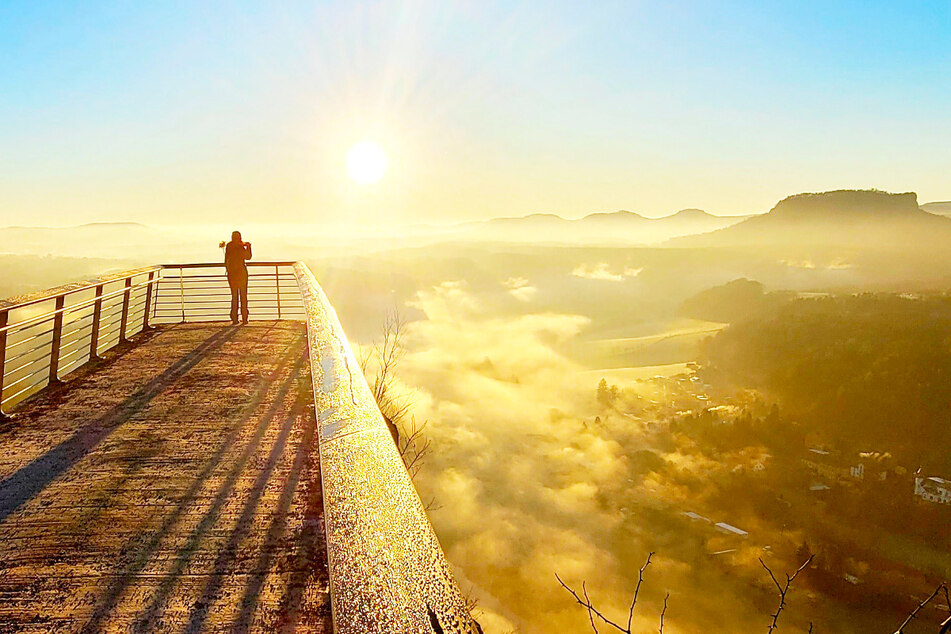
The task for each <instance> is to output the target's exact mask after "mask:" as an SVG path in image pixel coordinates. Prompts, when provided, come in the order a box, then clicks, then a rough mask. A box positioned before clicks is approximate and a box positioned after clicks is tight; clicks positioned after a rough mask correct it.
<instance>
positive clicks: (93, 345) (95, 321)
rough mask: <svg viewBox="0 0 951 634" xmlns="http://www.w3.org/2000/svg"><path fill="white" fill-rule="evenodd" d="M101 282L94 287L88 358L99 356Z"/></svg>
mask: <svg viewBox="0 0 951 634" xmlns="http://www.w3.org/2000/svg"><path fill="white" fill-rule="evenodd" d="M101 297H102V284H100V285H99V286H97V287H96V303H95V304H93V308H92V333H90V335H89V360H90V361H92V360H93V359H98V358H99V324H100V322H101V321H102V299H101Z"/></svg>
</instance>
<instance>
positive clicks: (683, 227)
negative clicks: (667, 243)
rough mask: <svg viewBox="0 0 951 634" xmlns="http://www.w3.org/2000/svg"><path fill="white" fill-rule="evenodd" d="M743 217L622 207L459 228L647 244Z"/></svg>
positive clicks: (495, 237) (467, 233)
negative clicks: (652, 213) (647, 212)
mask: <svg viewBox="0 0 951 634" xmlns="http://www.w3.org/2000/svg"><path fill="white" fill-rule="evenodd" d="M745 218H747V216H714V215H712V214H708V213H707V212H705V211H703V210H701V209H683V210H681V211H678V212H677V213H674V214H671V215H669V216H664V217H662V218H648V217H645V216H642V215H640V214H637V213H634V212H633V211H626V210H621V211H614V212H609V213H593V214H590V215H588V216H585V217H584V218H580V219H578V220H569V219H567V218H562V217H561V216H557V215H555V214H532V215H529V216H521V217H516V218H494V219H492V220H488V221H485V222H473V223H469V224H466V225H463V226H462V227H461V230H462V233H463V235H464V237H468V238H473V239H478V240H491V241H503V242H531V243H538V242H559V243H562V242H563V243H570V244H577V243H583V244H650V243H655V242H663V241H664V240H669V239H670V238H673V237H677V236H685V235H691V234H695V233H703V232H706V231H713V230H716V229H721V228H723V227H728V226H730V225H733V224H736V223H738V222H741V221H742V220H744V219H745Z"/></svg>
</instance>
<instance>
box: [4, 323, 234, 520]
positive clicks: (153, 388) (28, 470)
mask: <svg viewBox="0 0 951 634" xmlns="http://www.w3.org/2000/svg"><path fill="white" fill-rule="evenodd" d="M235 330H236V329H235V328H233V327H228V328H223V329H222V330H220V331H218V332H215V333H214V334H212V335H211V336H210V337H208V338H207V339H205V340H204V341H203V342H202V343H201V344H199V345H198V347H196V348H195V349H194V350H192V351H191V352H189V353H188V354H186V355H185V356H184V357H182V358H181V359H179V360H178V361H176V362H175V363H173V364H172V365H171V366H169V367H168V368H167V369H166V370H165V371H164V372H162V373H161V374H159V375H157V376H155V377H154V378H152V379H151V380H150V381H149V382H148V383H146V384H145V385H143V386H142V387H141V388H139V389H138V390H137V391H136V392H135V393H133V394H132V395H131V396H129V397H128V398H127V399H126V400H124V401H123V402H122V403H120V404H119V405H116V406H115V407H113V408H112V409H110V410H109V411H108V412H106V413H105V414H103V415H101V416H99V417H97V418H94V419H92V420H90V421H89V422H87V423H85V424H84V425H83V426H82V427H80V428H79V429H77V430H76V431H75V432H74V433H73V435H72V436H70V437H69V438H67V439H66V440H64V441H62V442H61V443H59V444H58V445H56V446H55V447H53V448H52V449H50V450H49V451H47V452H46V453H45V454H43V455H42V456H40V457H38V458H36V459H35V460H33V461H32V462H30V463H29V464H27V465H24V466H23V467H21V468H20V469H19V470H18V471H17V472H16V473H13V474H11V475H10V476H8V477H6V478H4V479H3V480H2V481H0V524H2V523H3V522H5V521H6V519H7V518H8V517H9V516H10V514H12V513H14V512H15V511H16V510H17V509H19V508H20V507H21V506H23V504H25V503H26V502H28V501H29V500H31V499H33V498H34V497H35V496H37V495H38V494H39V493H41V492H42V491H43V490H44V489H45V488H46V487H47V486H49V484H50V483H51V482H53V481H54V480H55V479H56V478H58V477H59V476H60V475H62V474H63V473H64V472H65V471H67V470H68V469H69V468H70V467H72V466H73V465H74V464H76V463H77V462H78V461H79V460H81V459H82V458H83V457H84V456H86V455H87V454H88V453H89V452H90V451H92V450H93V449H94V448H95V447H96V446H98V445H99V444H100V443H101V442H102V441H103V440H105V439H106V438H108V437H109V435H110V434H112V432H113V431H115V430H116V428H118V427H119V426H120V425H122V424H124V423H125V422H127V421H128V420H129V419H131V418H132V417H133V416H134V415H135V414H136V413H138V412H140V411H142V410H143V409H144V408H145V407H147V406H148V404H149V403H150V402H151V401H152V400H153V399H154V398H156V397H157V396H158V395H159V394H161V393H162V392H163V391H165V389H166V388H168V387H169V386H170V385H172V384H173V383H174V382H175V381H176V380H178V379H180V378H181V377H182V376H183V375H185V374H186V373H187V372H188V371H189V370H191V369H192V368H194V367H195V366H196V365H197V364H198V363H199V362H201V360H202V359H203V358H205V357H206V356H207V355H208V354H209V353H211V352H212V351H214V350H216V349H217V348H219V347H221V346H222V345H223V344H224V343H225V342H226V341H228V340H229V339H230V338H232V337H233V336H234V333H235Z"/></svg>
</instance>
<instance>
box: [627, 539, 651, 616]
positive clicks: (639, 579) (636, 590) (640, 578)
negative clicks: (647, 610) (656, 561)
mask: <svg viewBox="0 0 951 634" xmlns="http://www.w3.org/2000/svg"><path fill="white" fill-rule="evenodd" d="M653 556H654V553H653V552H649V553H647V561H645V562H644V565H643V566H641V569H640V570H639V571H638V573H637V585H636V586H635V587H634V598H633V599H632V600H631V610H630V612H628V614H627V631H628V632H630V631H631V621H632V620H634V606H635V605H637V593H639V592H640V591H641V584H642V583H644V571H645V570H647V567H648V566H649V565H651V557H653Z"/></svg>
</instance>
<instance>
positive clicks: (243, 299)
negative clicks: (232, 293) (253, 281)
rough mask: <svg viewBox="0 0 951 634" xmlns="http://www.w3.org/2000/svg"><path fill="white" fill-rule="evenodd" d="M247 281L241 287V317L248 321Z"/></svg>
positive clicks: (245, 321)
mask: <svg viewBox="0 0 951 634" xmlns="http://www.w3.org/2000/svg"><path fill="white" fill-rule="evenodd" d="M248 314H249V313H248V283H247V282H245V283H244V286H242V287H241V319H242V321H244V323H248Z"/></svg>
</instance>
